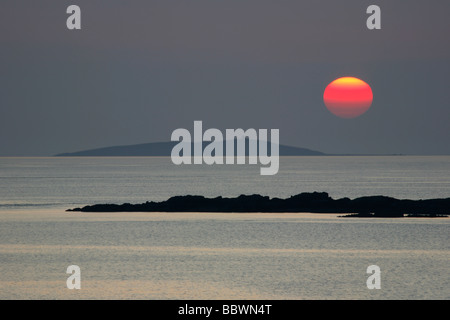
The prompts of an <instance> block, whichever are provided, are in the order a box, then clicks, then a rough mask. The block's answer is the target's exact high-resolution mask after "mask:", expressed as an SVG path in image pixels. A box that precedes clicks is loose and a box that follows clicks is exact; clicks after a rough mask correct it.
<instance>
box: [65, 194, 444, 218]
mask: <svg viewBox="0 0 450 320" xmlns="http://www.w3.org/2000/svg"><path fill="white" fill-rule="evenodd" d="M67 211H70V212H73V211H82V212H312V213H347V214H349V215H348V216H349V217H390V218H393V217H404V216H405V215H407V216H414V217H416V216H417V217H418V216H421V217H423V216H428V217H435V216H447V215H448V214H449V213H450V198H446V199H429V200H399V199H395V198H391V197H385V196H370V197H361V198H356V199H353V200H351V199H349V198H342V199H337V200H334V199H332V198H331V197H330V196H329V195H328V193H325V192H313V193H301V194H298V195H295V196H291V197H289V198H287V199H280V198H272V199H271V198H269V197H268V196H261V195H258V194H254V195H240V196H239V197H236V198H223V197H217V198H205V197H203V196H193V195H186V196H175V197H172V198H170V199H168V200H166V201H162V202H153V201H152V202H148V201H147V202H145V203H142V204H130V203H124V204H120V205H119V204H96V205H92V206H85V207H83V208H75V209H68V210H67Z"/></svg>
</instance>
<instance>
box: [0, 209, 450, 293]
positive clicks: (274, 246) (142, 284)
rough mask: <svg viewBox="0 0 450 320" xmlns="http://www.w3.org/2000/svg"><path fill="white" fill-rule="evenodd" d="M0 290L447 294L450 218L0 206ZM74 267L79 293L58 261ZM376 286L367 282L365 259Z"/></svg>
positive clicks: (0, 291) (38, 291) (42, 291)
mask: <svg viewBox="0 0 450 320" xmlns="http://www.w3.org/2000/svg"><path fill="white" fill-rule="evenodd" d="M0 219H1V224H0V226H1V227H0V230H1V232H0V235H1V236H0V243H1V245H0V261H1V273H0V274H1V276H0V286H1V290H0V298H1V299H448V298H450V289H449V288H450V281H449V277H448V263H449V262H450V261H449V260H450V255H449V245H448V230H449V223H450V221H449V220H446V219H445V218H442V219H430V218H416V219H414V218H404V219H358V218H345V219H344V218H338V217H337V216H336V215H328V214H327V215H321V214H301V213H300V214H298V213H297V214H255V213H249V214H242V213H240V214H233V213H133V214H129V213H103V214H101V213H94V214H93V213H70V214H69V213H64V212H61V211H58V210H54V211H42V212H39V213H38V212H35V213H33V214H30V213H28V214H27V213H21V212H17V211H16V212H8V213H6V212H4V213H2V214H1V215H0ZM73 264H75V265H78V266H79V267H80V268H81V286H82V287H81V290H69V289H67V287H66V279H67V277H68V276H69V275H68V274H66V273H65V272H66V268H67V267H68V266H69V265H73ZM373 264H375V265H378V266H379V267H380V269H381V289H379V290H377V289H374V290H369V289H368V288H367V286H366V280H367V278H368V276H369V274H367V273H366V269H367V267H368V266H369V265H373Z"/></svg>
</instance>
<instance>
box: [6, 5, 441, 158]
mask: <svg viewBox="0 0 450 320" xmlns="http://www.w3.org/2000/svg"><path fill="white" fill-rule="evenodd" d="M70 4H77V5H79V6H80V7H81V10H82V30H80V31H69V30H68V29H67V28H66V19H67V17H68V15H67V14H66V8H67V7H68V6H69V5H70ZM370 4H377V5H379V6H380V7H381V9H382V29H381V30H374V31H370V30H368V29H367V28H366V19H367V17H368V15H367V14H366V13H365V11H366V8H367V7H368V6H369V5H370ZM449 14H450V2H449V1H442V0H430V1H424V0H422V1H418V0H396V1H361V0H351V1H345V0H341V1H336V0H320V1H317V0H310V1H299V0H296V1H294V0H292V1H280V0H277V1H265V0H252V1H249V0H239V1H237V0H227V1H219V0H203V1H198V0H192V1H181V0H177V1H175V0H173V1H170V0H164V1H162V0H160V1H148V0H147V1H133V0H130V1H123V0H122V1H115V0H109V1H100V0H97V1H86V0H76V1H46V0H40V1H18V0H2V2H1V3H0V41H1V42H0V43H1V50H0V58H1V59H0V156H13V155H19V156H22V155H37V156H45V155H53V154H56V153H61V152H71V151H78V150H84V149H91V148H96V147H104V146H112V145H124V144H137V143H146V142H157V141H168V140H170V135H171V133H172V131H173V130H175V129H177V128H181V127H182V128H187V129H189V130H192V128H193V121H194V120H202V121H203V126H204V128H205V129H206V128H211V127H214V128H219V129H222V130H223V129H225V128H243V129H246V128H256V129H258V128H267V129H271V128H278V129H280V141H281V143H283V144H288V145H293V146H299V147H306V148H311V149H315V150H319V151H322V152H326V153H405V154H450V143H449V142H448V140H449V138H450V126H449V122H450V102H449V101H450V87H449V77H450V41H449V40H448V39H449V38H448V35H449V34H450V19H448V15H449ZM341 76H355V77H358V78H361V79H363V80H364V81H366V82H367V83H369V84H370V85H371V87H372V90H373V92H374V102H373V104H372V107H371V109H370V110H369V111H368V112H367V113H366V114H364V115H362V116H361V117H359V118H356V119H350V120H348V119H347V120H345V119H340V118H337V117H336V116H334V115H332V114H331V113H330V112H328V110H327V109H326V108H325V106H324V104H323V100H322V94H323V90H324V89H325V87H326V85H327V84H328V83H329V82H331V81H332V80H334V79H336V78H338V77H341Z"/></svg>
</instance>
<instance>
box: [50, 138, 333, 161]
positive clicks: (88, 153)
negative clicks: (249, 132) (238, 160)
mask: <svg viewBox="0 0 450 320" xmlns="http://www.w3.org/2000/svg"><path fill="white" fill-rule="evenodd" d="M176 144H178V142H177V141H170V142H152V143H143V144H135V145H125V146H113V147H106V148H98V149H91V150H84V151H78V152H70V153H60V154H56V155H55V157H138V156H144V157H157V156H160V157H162V156H164V157H170V155H171V152H172V149H173V147H174V146H175V145H176ZM208 144H209V142H203V148H204V147H205V146H206V145H208ZM279 147H280V148H279V155H280V156H322V155H326V154H325V153H322V152H319V151H314V150H310V149H306V148H298V147H291V146H286V145H281V144H280V145H279ZM235 149H236V144H235ZM192 150H193V147H192ZM269 150H270V148H269ZM235 154H236V150H235ZM246 155H248V148H246Z"/></svg>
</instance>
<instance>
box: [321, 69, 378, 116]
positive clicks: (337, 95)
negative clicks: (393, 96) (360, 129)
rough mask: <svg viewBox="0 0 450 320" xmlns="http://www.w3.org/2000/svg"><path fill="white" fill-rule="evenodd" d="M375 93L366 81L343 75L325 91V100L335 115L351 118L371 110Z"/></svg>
mask: <svg viewBox="0 0 450 320" xmlns="http://www.w3.org/2000/svg"><path fill="white" fill-rule="evenodd" d="M372 100H373V93H372V89H371V88H370V86H369V85H368V84H367V83H365V82H364V81H362V80H360V79H358V78H353V77H343V78H339V79H336V80H334V81H333V82H331V83H330V84H329V85H328V86H327V87H326V88H325V92H324V93H323V101H324V102H325V106H326V107H327V109H328V110H329V111H330V112H331V113H332V114H334V115H336V116H338V117H341V118H346V119H351V118H356V117H359V116H360V115H362V114H363V113H365V112H366V111H367V110H369V108H370V106H371V105H372Z"/></svg>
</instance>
